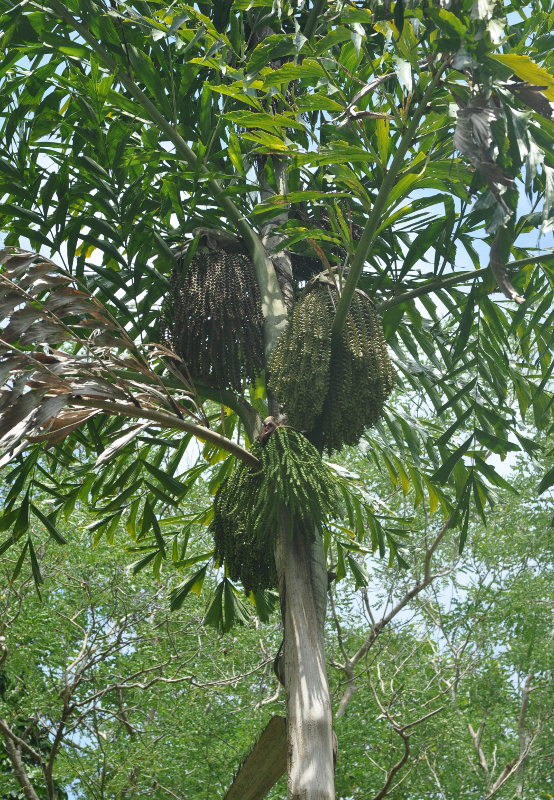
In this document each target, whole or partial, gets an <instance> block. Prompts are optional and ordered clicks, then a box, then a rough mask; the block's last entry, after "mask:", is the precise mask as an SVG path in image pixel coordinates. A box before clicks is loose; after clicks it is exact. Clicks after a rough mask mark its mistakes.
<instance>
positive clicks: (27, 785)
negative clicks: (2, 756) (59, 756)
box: [0, 720, 39, 800]
mask: <svg viewBox="0 0 554 800" xmlns="http://www.w3.org/2000/svg"><path fill="white" fill-rule="evenodd" d="M4 725H6V723H5V721H4V720H0V730H2V733H3V734H4V744H5V746H6V750H7V751H8V757H9V759H10V762H11V765H12V767H13V771H14V773H15V777H16V778H17V780H18V782H19V785H20V786H21V788H22V790H23V794H24V795H25V797H26V798H27V800H39V796H38V794H37V793H36V792H35V790H34V788H33V786H32V784H31V781H30V780H29V776H28V775H27V772H26V770H25V765H24V764H23V759H22V758H21V753H20V752H19V750H18V748H17V747H16V745H15V742H14V734H12V733H11V731H10V733H9V734H8V733H6V731H5V730H4ZM6 727H7V725H6Z"/></svg>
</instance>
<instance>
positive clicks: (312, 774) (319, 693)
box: [276, 514, 335, 800]
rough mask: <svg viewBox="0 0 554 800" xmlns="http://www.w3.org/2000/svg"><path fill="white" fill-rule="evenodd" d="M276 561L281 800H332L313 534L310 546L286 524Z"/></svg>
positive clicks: (319, 550)
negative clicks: (283, 758) (281, 633)
mask: <svg viewBox="0 0 554 800" xmlns="http://www.w3.org/2000/svg"><path fill="white" fill-rule="evenodd" d="M285 517H286V515H285V514H284V515H283V522H282V524H281V528H280V530H279V533H278V538H277V544H276V559H277V567H278V571H279V593H280V596H281V609H282V613H283V624H284V629H285V642H284V649H283V659H284V682H285V691H286V717H287V774H288V790H287V800H334V798H335V789H334V768H333V726H332V712H331V698H330V694H329V683H328V680H327V670H326V666H325V647H324V640H323V623H324V619H325V598H326V589H327V572H326V568H325V557H324V553H323V542H322V539H321V535H320V534H319V532H316V533H315V538H314V541H313V542H312V543H310V542H308V541H307V540H306V537H305V536H304V535H303V534H302V533H301V532H299V531H298V530H295V531H294V532H293V533H292V535H291V533H290V531H289V526H288V521H286V519H285Z"/></svg>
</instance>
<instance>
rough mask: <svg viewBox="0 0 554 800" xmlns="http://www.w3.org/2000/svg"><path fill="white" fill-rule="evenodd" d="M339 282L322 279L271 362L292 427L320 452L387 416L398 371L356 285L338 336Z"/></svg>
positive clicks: (298, 308) (297, 310)
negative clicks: (385, 409) (335, 336)
mask: <svg viewBox="0 0 554 800" xmlns="http://www.w3.org/2000/svg"><path fill="white" fill-rule="evenodd" d="M337 299H338V298H337V293H336V289H335V287H334V286H333V285H332V284H330V283H329V282H327V281H316V282H314V283H313V284H312V285H311V286H310V287H308V289H307V290H306V291H305V292H304V294H303V295H302V296H301V297H300V299H299V300H298V302H297V303H296V305H295V307H294V309H293V310H292V312H291V315H290V317H289V320H288V322H287V327H286V328H285V330H284V332H283V333H282V334H281V336H280V338H279V340H278V342H277V344H276V345H275V348H274V350H273V353H272V355H271V359H270V363H269V374H270V386H271V388H272V389H273V391H274V392H275V394H276V396H277V397H278V398H279V400H280V402H281V403H282V404H283V409H284V411H285V413H286V415H287V419H288V421H289V423H290V424H291V425H293V426H294V427H295V428H298V429H300V430H303V431H306V433H307V436H308V438H309V439H310V441H312V442H313V443H314V444H315V446H316V447H317V448H318V449H319V450H320V451H323V450H327V451H329V452H331V450H335V449H338V448H340V447H342V445H344V444H350V445H355V444H357V443H358V442H359V440H360V438H361V436H362V434H363V432H364V430H365V428H368V427H370V426H372V425H374V424H375V423H376V422H377V421H378V420H379V418H380V416H381V414H382V412H383V407H384V404H385V401H386V399H387V397H388V396H389V394H390V392H391V391H392V387H393V385H394V381H395V376H396V373H395V371H394V368H393V366H392V364H391V362H390V359H389V356H388V352H387V345H386V342H385V337H384V335H383V329H382V327H381V322H380V319H379V316H378V314H377V312H376V311H375V308H374V306H373V304H372V302H371V300H370V299H369V298H368V297H367V295H365V294H364V293H363V292H360V291H357V292H356V293H355V295H354V297H353V299H352V303H351V305H350V309H349V311H348V316H347V318H346V324H345V326H344V329H343V331H342V333H341V335H340V337H339V338H338V340H337V341H333V340H332V336H331V329H332V325H333V318H334V314H335V307H336V303H337Z"/></svg>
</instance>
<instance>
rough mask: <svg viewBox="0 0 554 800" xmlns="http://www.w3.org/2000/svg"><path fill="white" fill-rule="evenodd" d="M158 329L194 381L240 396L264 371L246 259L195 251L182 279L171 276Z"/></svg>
mask: <svg viewBox="0 0 554 800" xmlns="http://www.w3.org/2000/svg"><path fill="white" fill-rule="evenodd" d="M161 327H162V331H161V333H162V340H163V341H165V342H166V343H167V344H168V345H169V347H170V348H171V349H172V350H173V352H174V353H176V354H177V355H178V356H180V357H181V358H182V359H183V362H184V371H185V372H186V373H187V374H188V375H189V376H190V377H191V378H192V379H196V380H199V381H203V382H205V383H208V384H210V385H211V386H214V387H217V388H219V389H225V388H232V389H235V390H236V391H238V392H240V391H241V388H242V384H243V382H245V381H246V382H249V383H254V382H255V379H256V377H257V376H258V375H259V374H260V373H261V372H262V370H263V369H264V347H263V316H262V306H261V298H260V291H259V288H258V282H257V280H256V277H255V275H254V269H253V267H252V262H251V261H250V259H249V258H248V256H246V255H244V254H242V253H228V252H226V251H224V250H212V249H208V248H202V249H200V250H198V251H197V252H196V253H195V255H194V257H193V258H192V260H191V263H190V266H189V268H188V270H187V272H186V275H184V276H182V275H181V274H180V273H179V271H174V272H173V275H172V278H171V291H170V292H169V294H168V296H167V297H166V299H165V302H164V305H163V309H162V325H161Z"/></svg>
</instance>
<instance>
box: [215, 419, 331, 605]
mask: <svg viewBox="0 0 554 800" xmlns="http://www.w3.org/2000/svg"><path fill="white" fill-rule="evenodd" d="M252 452H253V453H254V454H255V455H256V456H258V458H260V460H261V462H262V470H261V471H259V472H254V471H252V469H250V468H249V467H248V466H247V465H246V464H244V463H243V462H240V463H237V464H235V467H234V470H233V472H232V474H231V475H230V476H229V477H228V478H225V480H224V481H223V482H222V484H221V486H220V487H219V489H218V491H217V494H216V497H215V500H214V516H213V521H212V523H211V526H210V529H211V531H212V534H213V537H214V542H215V557H216V560H217V561H218V562H219V563H220V564H223V563H224V564H225V567H226V569H227V572H228V574H229V576H230V577H231V578H232V579H233V580H240V581H241V582H242V584H243V586H244V589H245V591H246V592H247V593H249V592H250V591H259V590H260V589H267V588H272V587H275V586H276V585H277V573H276V569H275V555H274V542H275V531H276V530H277V527H278V525H279V522H280V520H281V519H282V517H283V516H284V517H285V519H286V520H287V521H288V524H289V527H290V529H291V530H292V526H293V525H296V526H298V528H299V529H300V530H301V531H302V533H303V535H304V536H307V537H312V536H313V532H314V528H316V527H320V526H321V525H323V524H324V522H325V520H326V519H327V517H335V516H337V515H338V514H339V512H340V497H339V493H338V490H337V486H336V483H335V481H334V480H333V477H332V475H331V472H330V470H329V468H328V467H327V466H326V465H325V464H324V463H323V461H322V460H321V456H320V455H319V453H318V452H317V450H316V449H315V447H314V446H313V445H312V444H310V442H309V441H308V440H307V439H306V437H305V436H303V435H302V434H301V433H298V432H297V431H294V430H292V429H291V428H285V427H281V428H277V430H276V431H274V433H273V434H272V435H271V436H270V437H269V439H268V441H267V442H266V443H265V445H263V446H262V445H261V444H259V443H258V442H256V443H254V445H253V446H252Z"/></svg>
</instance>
